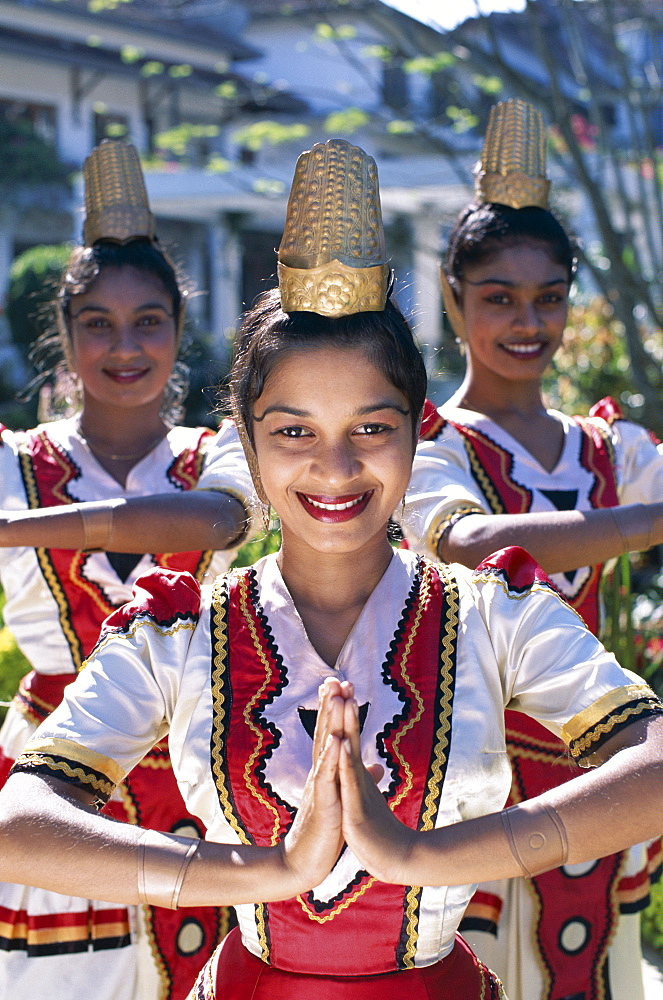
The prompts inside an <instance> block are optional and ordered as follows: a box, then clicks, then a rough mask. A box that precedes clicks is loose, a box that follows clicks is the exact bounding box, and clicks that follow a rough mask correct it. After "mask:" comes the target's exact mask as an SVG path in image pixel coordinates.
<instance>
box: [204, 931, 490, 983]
mask: <svg viewBox="0 0 663 1000" xmlns="http://www.w3.org/2000/svg"><path fill="white" fill-rule="evenodd" d="M330 947H333V940H332V939H331V938H330ZM321 997H324V998H325V1000H506V994H505V993H504V989H503V987H502V984H501V983H500V981H499V979H498V978H497V977H496V976H495V975H493V973H492V972H490V970H489V969H487V968H486V966H485V965H483V963H482V962H480V961H479V959H478V958H477V957H476V955H475V954H474V953H473V951H472V950H471V949H470V947H469V945H468V944H467V943H466V942H465V941H464V940H463V939H462V938H461V937H460V935H457V936H456V943H455V946H454V949H453V951H452V952H451V954H450V955H448V956H447V957H446V958H445V959H443V960H442V961H441V962H437V963H436V964H435V965H429V966H427V967H425V968H421V969H407V970H405V971H404V972H389V973H386V974H384V975H377V976H314V975H309V974H307V973H297V972H284V971H283V970H282V969H277V968H275V967H274V966H272V965H266V964H265V963H264V962H262V961H261V960H260V959H259V958H256V956H255V955H253V954H251V952H249V951H247V949H246V948H245V947H244V945H243V944H242V939H241V936H240V933H239V929H238V928H234V930H232V931H231V932H230V934H229V935H228V936H227V938H226V939H225V940H224V942H223V943H222V945H221V946H220V947H219V949H218V950H217V952H216V954H215V956H214V957H213V958H212V959H211V961H210V962H208V963H207V965H206V966H205V967H204V969H203V970H202V972H201V973H200V975H199V977H198V980H197V982H196V985H195V986H194V988H193V990H192V991H191V993H190V994H189V998H188V1000H320V998H321Z"/></svg>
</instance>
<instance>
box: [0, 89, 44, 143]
mask: <svg viewBox="0 0 663 1000" xmlns="http://www.w3.org/2000/svg"><path fill="white" fill-rule="evenodd" d="M0 121H4V122H8V123H9V124H11V125H19V124H23V125H27V126H29V127H30V129H31V130H32V132H34V134H35V135H37V136H39V138H40V139H43V140H44V142H47V143H48V144H49V145H50V146H55V143H56V139H57V111H56V108H54V107H52V106H51V105H49V104H30V103H28V102H27V101H14V100H8V99H6V98H5V99H0Z"/></svg>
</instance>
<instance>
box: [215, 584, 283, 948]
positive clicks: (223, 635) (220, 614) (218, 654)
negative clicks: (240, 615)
mask: <svg viewBox="0 0 663 1000" xmlns="http://www.w3.org/2000/svg"><path fill="white" fill-rule="evenodd" d="M226 580H227V577H220V578H219V579H218V580H216V582H215V584H214V590H213V593H212V608H213V622H214V640H215V641H214V660H213V663H214V666H213V669H212V705H213V707H214V714H213V722H212V773H213V775H214V780H215V784H216V789H217V794H218V796H219V803H220V804H221V808H222V810H223V814H224V816H225V817H226V819H227V821H228V823H230V826H231V827H232V829H233V830H234V831H235V833H236V834H237V836H238V837H239V840H240V843H242V844H249V843H250V840H249V838H248V837H247V835H246V833H245V832H244V830H243V829H242V827H241V826H240V825H239V823H238V822H237V819H236V818H235V815H234V813H233V810H232V806H231V804H230V798H229V795H228V788H227V787H226V778H225V775H224V773H223V766H222V756H223V755H222V744H223V727H224V721H225V715H226V708H225V704H224V701H225V699H224V695H223V688H222V684H221V682H222V678H223V676H224V674H225V673H226V670H227V668H228V621H227V614H228V610H227V609H228V604H227V601H223V600H222V588H223V586H224V582H225V581H226ZM255 914H256V929H257V933H258V939H259V941H260V948H261V951H262V960H263V961H264V962H268V961H269V946H268V944H267V933H266V930H265V906H264V903H258V904H256V907H255Z"/></svg>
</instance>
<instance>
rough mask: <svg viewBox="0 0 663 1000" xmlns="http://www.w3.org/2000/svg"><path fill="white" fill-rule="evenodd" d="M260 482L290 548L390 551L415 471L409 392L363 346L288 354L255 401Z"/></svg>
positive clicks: (286, 546) (256, 450)
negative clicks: (391, 532)
mask: <svg viewBox="0 0 663 1000" xmlns="http://www.w3.org/2000/svg"><path fill="white" fill-rule="evenodd" d="M253 414H254V418H253V435H254V441H255V452H256V455H257V459H258V465H259V468H260V474H261V478H262V485H263V487H264V490H265V492H266V494H267V496H268V498H269V500H270V502H271V504H272V506H273V507H274V508H275V510H276V512H277V513H278V515H279V517H280V519H281V528H282V532H283V542H284V549H286V548H288V547H290V548H292V547H293V546H297V547H299V548H300V549H301V548H302V547H304V548H308V549H313V550H315V551H316V552H319V553H322V552H328V553H339V554H340V553H350V552H360V551H361V550H362V548H364V547H370V546H373V545H375V546H379V547H381V548H385V550H386V549H388V546H389V543H388V542H387V538H386V526H387V522H388V520H389V517H390V516H391V514H392V513H393V511H394V510H395V509H396V507H397V506H398V504H399V503H400V502H401V499H402V497H403V494H404V493H405V490H406V488H407V484H408V481H409V477H410V472H411V467H412V453H413V445H412V426H413V416H412V414H411V413H410V409H409V406H408V402H407V399H406V397H405V396H404V395H403V393H401V392H400V391H399V390H398V389H396V388H395V387H394V386H393V385H392V384H391V383H390V382H389V381H388V380H387V378H386V377H385V376H384V375H383V374H382V372H381V371H380V370H379V369H378V368H376V366H375V365H374V364H372V362H370V361H369V360H368V359H367V358H366V356H365V354H364V352H363V351H362V350H361V349H360V348H337V347H316V348H311V347H307V348H304V349H302V350H298V351H291V352H289V353H287V354H285V355H284V356H283V357H282V359H281V360H280V361H279V363H278V365H277V366H276V368H275V369H274V370H273V371H272V373H271V375H270V377H269V379H268V380H267V383H266V385H265V387H264V389H263V391H262V393H261V395H260V396H259V398H258V399H257V400H256V402H255V404H254V407H253Z"/></svg>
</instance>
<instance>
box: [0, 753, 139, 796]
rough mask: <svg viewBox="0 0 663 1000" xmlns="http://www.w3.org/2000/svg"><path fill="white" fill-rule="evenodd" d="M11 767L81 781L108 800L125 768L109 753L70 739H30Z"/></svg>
mask: <svg viewBox="0 0 663 1000" xmlns="http://www.w3.org/2000/svg"><path fill="white" fill-rule="evenodd" d="M12 771H27V772H30V773H32V774H43V775H47V776H50V777H53V778H59V779H60V780H61V781H66V782H68V783H69V784H72V785H78V786H79V787H80V788H83V789H85V791H88V792H91V793H92V794H94V796H95V799H96V800H97V801H98V802H100V803H105V802H107V801H108V799H109V798H110V797H111V795H112V794H113V791H114V790H115V786H116V785H117V784H118V782H119V781H121V780H122V778H123V777H124V772H123V771H122V769H121V768H120V767H119V765H118V764H116V763H115V761H114V760H112V759H111V758H110V757H105V756H103V755H102V754H98V753H95V752H94V751H92V750H88V749H87V748H86V747H84V746H81V745H80V744H79V743H73V742H72V741H71V740H62V739H51V738H49V739H43V740H30V741H29V742H28V743H27V744H26V746H25V749H24V750H23V752H22V753H21V754H19V756H18V757H17V759H16V762H15V763H14V766H13V767H12Z"/></svg>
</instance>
